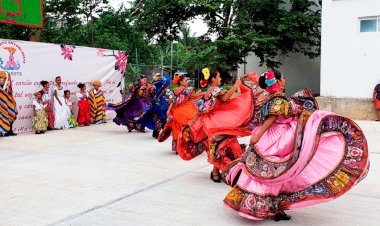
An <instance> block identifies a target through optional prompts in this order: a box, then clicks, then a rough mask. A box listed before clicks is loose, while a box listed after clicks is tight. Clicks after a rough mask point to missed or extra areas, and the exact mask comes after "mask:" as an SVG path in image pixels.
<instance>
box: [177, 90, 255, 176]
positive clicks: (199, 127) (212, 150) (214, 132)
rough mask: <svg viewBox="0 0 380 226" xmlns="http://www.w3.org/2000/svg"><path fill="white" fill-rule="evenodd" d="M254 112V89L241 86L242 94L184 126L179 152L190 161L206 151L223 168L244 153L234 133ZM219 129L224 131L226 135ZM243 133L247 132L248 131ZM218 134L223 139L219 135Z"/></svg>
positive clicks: (178, 145)
mask: <svg viewBox="0 0 380 226" xmlns="http://www.w3.org/2000/svg"><path fill="white" fill-rule="evenodd" d="M252 113H253V97H252V90H250V89H249V88H247V87H246V86H241V94H240V95H238V96H236V97H234V98H232V99H231V100H229V101H228V102H225V103H219V104H217V105H216V106H215V108H214V109H213V110H212V111H210V112H209V113H206V114H202V115H201V116H200V117H199V118H198V120H197V121H196V122H195V123H194V124H193V125H192V126H191V127H189V126H185V127H184V128H183V129H182V131H181V132H180V133H179V135H178V139H177V151H178V155H179V156H180V157H181V158H182V159H184V160H191V159H193V158H195V157H196V156H198V155H200V154H201V153H203V152H204V151H206V152H207V154H208V162H209V163H211V164H213V165H214V166H216V167H218V168H219V169H221V170H223V169H224V167H225V166H226V165H227V164H228V163H230V162H231V161H233V160H235V159H237V158H239V157H240V156H241V153H242V150H241V148H240V145H239V144H238V142H237V140H236V136H235V135H236V132H238V133H240V132H239V130H237V129H236V128H240V127H242V126H244V125H246V124H247V123H249V121H250V119H251V117H252ZM219 131H223V132H222V134H223V136H220V135H221V134H220V133H219ZM243 134H246V135H247V131H246V130H245V131H244V133H243ZM248 134H249V132H248ZM218 135H219V136H220V137H221V138H217V136H218ZM225 135H226V136H225ZM230 135H231V136H230ZM216 141H217V142H216ZM221 142H223V143H222V144H221ZM220 144H221V145H220ZM226 144H228V145H227V146H225V145H226ZM229 145H232V147H235V148H232V147H231V146H229Z"/></svg>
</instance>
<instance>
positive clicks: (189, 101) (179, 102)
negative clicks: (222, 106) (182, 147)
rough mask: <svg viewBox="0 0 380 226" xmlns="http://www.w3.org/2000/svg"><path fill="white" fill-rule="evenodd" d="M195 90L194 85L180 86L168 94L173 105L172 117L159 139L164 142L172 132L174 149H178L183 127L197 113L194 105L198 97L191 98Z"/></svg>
mask: <svg viewBox="0 0 380 226" xmlns="http://www.w3.org/2000/svg"><path fill="white" fill-rule="evenodd" d="M193 92H194V88H193V87H178V88H176V89H175V90H174V91H173V92H172V93H170V94H168V96H169V99H170V101H172V103H173V107H172V108H171V110H170V117H169V120H168V122H167V123H166V125H165V127H164V129H163V130H162V131H161V132H160V134H159V136H158V138H157V139H158V141H159V142H163V141H165V140H166V139H167V138H168V137H169V136H170V133H171V135H172V137H173V141H172V150H173V151H177V137H178V134H179V133H180V131H181V130H182V129H183V127H184V126H185V125H186V124H187V123H188V122H189V121H190V120H191V119H192V118H193V117H194V116H195V115H196V114H197V111H198V110H197V108H196V107H195V105H194V103H193V102H194V101H195V99H196V98H191V94H192V93H193Z"/></svg>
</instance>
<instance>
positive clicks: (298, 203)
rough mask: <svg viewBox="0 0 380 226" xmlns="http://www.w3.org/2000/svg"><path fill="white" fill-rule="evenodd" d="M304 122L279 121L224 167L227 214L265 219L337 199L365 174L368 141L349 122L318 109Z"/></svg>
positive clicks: (351, 122) (361, 132) (295, 119)
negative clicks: (237, 158)
mask: <svg viewBox="0 0 380 226" xmlns="http://www.w3.org/2000/svg"><path fill="white" fill-rule="evenodd" d="M303 122H305V121H303ZM303 122H302V120H300V119H297V118H293V119H286V120H277V121H276V123H275V124H273V125H272V126H271V127H270V128H269V129H268V130H267V131H266V132H265V133H264V134H263V136H262V137H261V139H260V140H259V142H258V143H256V144H255V145H254V146H250V148H248V149H247V150H246V151H245V152H244V154H243V156H242V158H241V160H240V161H239V160H237V161H234V162H232V163H230V164H229V165H227V166H226V169H225V171H223V173H222V177H223V180H224V182H225V183H227V184H228V185H230V186H232V187H233V189H232V190H231V191H230V192H229V193H228V195H227V196H226V198H225V199H224V203H225V204H226V205H227V206H228V207H229V208H230V209H232V210H234V211H236V212H237V213H238V214H239V215H240V216H242V217H246V218H249V219H253V220H263V219H265V218H268V217H271V216H274V215H275V214H276V213H278V212H279V211H283V210H289V209H296V208H301V207H306V206H311V205H315V204H318V203H322V202H327V201H331V200H333V199H336V198H338V197H339V196H341V195H343V194H344V193H346V192H347V191H348V190H350V189H351V188H352V187H353V186H354V185H356V184H357V183H359V182H360V181H361V180H362V179H363V178H364V177H365V176H366V175H367V173H368V170H369V158H368V146H367V141H366V139H365V136H364V134H363V131H362V130H361V129H360V128H359V126H358V125H356V124H355V123H354V122H353V121H352V120H350V119H347V118H344V117H342V116H338V115H335V114H333V113H330V112H325V111H318V110H317V111H315V112H314V113H312V114H311V116H310V118H309V119H308V120H307V122H306V123H303ZM302 124H305V125H304V126H301V125H302ZM300 128H301V129H300ZM259 129H260V128H257V129H255V130H254V131H253V134H254V133H257V131H258V130H259Z"/></svg>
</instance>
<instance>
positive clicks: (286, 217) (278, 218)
mask: <svg viewBox="0 0 380 226" xmlns="http://www.w3.org/2000/svg"><path fill="white" fill-rule="evenodd" d="M291 218H292V217H291V216H290V215H287V214H285V213H279V214H276V215H275V216H274V221H276V222H278V221H288V220H290V219H291Z"/></svg>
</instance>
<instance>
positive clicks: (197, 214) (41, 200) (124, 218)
mask: <svg viewBox="0 0 380 226" xmlns="http://www.w3.org/2000/svg"><path fill="white" fill-rule="evenodd" d="M358 123H359V125H360V126H361V127H362V128H363V129H364V131H365V134H366V137H367V139H368V141H369V148H370V152H371V155H370V160H371V169H370V172H369V174H368V176H367V178H365V179H364V181H362V182H361V183H360V184H359V185H358V186H356V187H355V188H354V189H352V190H351V191H350V192H349V193H347V194H346V195H344V196H343V197H341V198H339V199H337V200H334V201H332V202H329V203H325V204H320V205H317V206H313V207H309V208H305V209H301V210H294V211H289V214H290V215H291V216H292V220H290V221H288V222H280V223H275V222H274V221H272V220H268V221H263V222H254V221H250V220H246V219H243V218H241V217H239V216H237V215H235V214H234V213H233V212H231V211H230V210H228V209H227V208H225V207H224V206H223V202H222V200H223V198H224V196H225V195H226V194H227V192H228V191H229V189H230V188H229V187H228V186H226V185H224V184H215V183H212V182H211V181H210V179H209V173H210V171H211V168H212V167H211V166H210V165H209V164H207V162H206V156H199V157H198V158H196V159H195V160H193V161H189V162H185V161H183V160H181V159H180V158H179V157H178V156H176V155H175V154H174V153H172V152H171V151H170V149H171V143H170V141H167V142H165V143H158V142H156V141H155V140H153V138H152V137H151V133H150V132H147V133H145V134H140V133H137V132H133V133H128V132H127V129H126V128H124V127H118V126H116V125H114V124H113V123H108V124H105V125H97V126H91V127H83V128H75V129H70V130H66V131H52V132H48V133H47V134H45V135H34V134H30V133H29V134H20V135H19V136H17V137H6V138H0V226H8V225H12V226H13V225H60V226H61V225H62V226H67V225H101V226H105V225H218V226H223V225H275V224H281V225H302V226H304V225H347V226H351V225H360V226H361V225H366V226H369V225H378V224H379V222H380V214H379V213H380V123H376V122H369V121H359V122H358ZM243 140H248V139H243Z"/></svg>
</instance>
